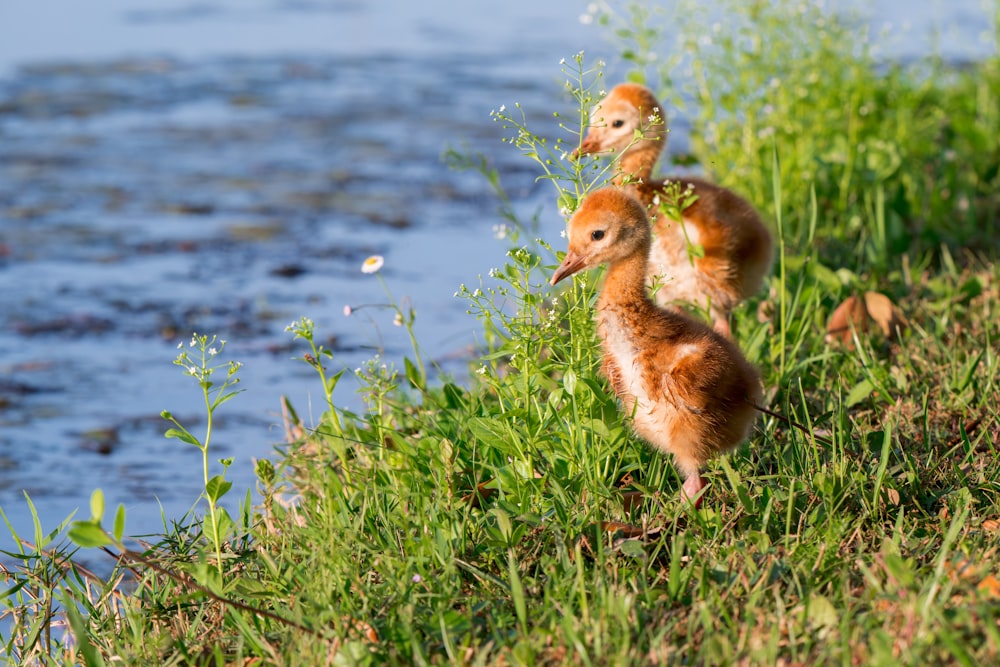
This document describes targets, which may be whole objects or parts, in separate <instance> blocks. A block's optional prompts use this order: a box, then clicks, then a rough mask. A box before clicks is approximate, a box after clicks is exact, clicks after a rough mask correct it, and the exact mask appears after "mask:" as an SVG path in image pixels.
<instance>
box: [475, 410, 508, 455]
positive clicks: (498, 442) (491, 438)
mask: <svg viewBox="0 0 1000 667" xmlns="http://www.w3.org/2000/svg"><path fill="white" fill-rule="evenodd" d="M468 426H469V430H470V431H472V435H473V436H475V438H476V439H477V440H479V441H480V442H482V443H483V444H484V445H490V446H493V447H499V448H504V439H503V438H502V437H500V435H499V433H500V432H501V431H502V430H503V426H502V425H501V424H498V423H497V420H496V419H495V418H491V417H473V418H472V419H470V420H469V421H468ZM491 427H492V428H491Z"/></svg>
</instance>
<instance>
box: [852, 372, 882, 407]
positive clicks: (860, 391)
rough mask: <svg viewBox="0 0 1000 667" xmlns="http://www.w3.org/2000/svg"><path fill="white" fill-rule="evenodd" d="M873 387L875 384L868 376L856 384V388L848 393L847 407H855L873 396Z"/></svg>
mask: <svg viewBox="0 0 1000 667" xmlns="http://www.w3.org/2000/svg"><path fill="white" fill-rule="evenodd" d="M873 389H875V386H874V385H873V384H872V382H871V380H869V379H867V378H865V379H864V380H862V381H861V382H859V383H857V384H856V385H854V388H853V389H851V391H850V392H849V393H848V394H847V407H849V408H850V407H853V406H855V405H857V404H858V403H860V402H861V401H863V400H865V399H866V398H868V397H869V396H871V393H872V390H873Z"/></svg>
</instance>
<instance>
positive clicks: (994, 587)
mask: <svg viewBox="0 0 1000 667" xmlns="http://www.w3.org/2000/svg"><path fill="white" fill-rule="evenodd" d="M976 590H977V591H979V592H980V593H982V594H983V595H986V596H987V597H991V598H1000V579H997V578H996V577H995V576H993V575H992V574H988V575H986V576H985V577H983V580H982V581H980V582H979V585H978V586H976Z"/></svg>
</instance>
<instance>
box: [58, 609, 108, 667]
mask: <svg viewBox="0 0 1000 667" xmlns="http://www.w3.org/2000/svg"><path fill="white" fill-rule="evenodd" d="M63 608H64V609H65V610H66V617H67V619H68V620H69V625H70V627H71V628H72V629H73V637H74V638H75V639H76V644H77V646H79V647H80V653H82V654H83V663H84V664H85V665H87V667H104V664H105V663H104V659H103V658H102V657H101V654H100V653H98V652H97V649H95V648H94V645H93V643H91V641H90V635H88V634H87V624H86V623H85V622H84V620H83V616H82V615H81V614H80V610H79V609H77V606H76V603H75V602H73V601H72V600H71V601H69V602H68V603H67V604H65V605H63Z"/></svg>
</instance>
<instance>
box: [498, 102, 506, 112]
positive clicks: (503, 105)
mask: <svg viewBox="0 0 1000 667" xmlns="http://www.w3.org/2000/svg"><path fill="white" fill-rule="evenodd" d="M506 110H507V105H506V104H501V105H500V113H503V112H504V111H506Z"/></svg>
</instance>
